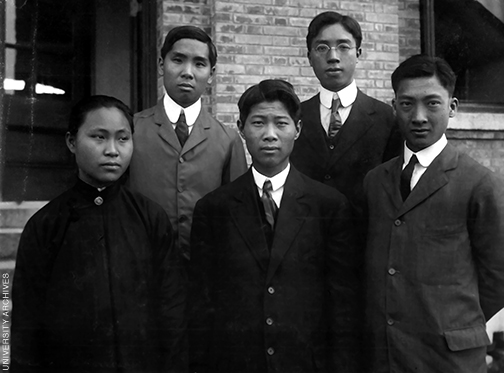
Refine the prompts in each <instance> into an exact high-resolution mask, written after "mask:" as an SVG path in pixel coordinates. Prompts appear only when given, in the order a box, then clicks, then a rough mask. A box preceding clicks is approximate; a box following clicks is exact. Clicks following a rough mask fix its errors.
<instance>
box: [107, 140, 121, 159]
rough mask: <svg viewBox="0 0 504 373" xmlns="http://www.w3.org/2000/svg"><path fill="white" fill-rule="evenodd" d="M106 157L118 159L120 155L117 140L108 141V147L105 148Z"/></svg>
mask: <svg viewBox="0 0 504 373" xmlns="http://www.w3.org/2000/svg"><path fill="white" fill-rule="evenodd" d="M105 155H107V156H109V157H117V156H118V155H119V151H118V147H117V144H116V141H115V140H109V141H107V146H106V148H105Z"/></svg>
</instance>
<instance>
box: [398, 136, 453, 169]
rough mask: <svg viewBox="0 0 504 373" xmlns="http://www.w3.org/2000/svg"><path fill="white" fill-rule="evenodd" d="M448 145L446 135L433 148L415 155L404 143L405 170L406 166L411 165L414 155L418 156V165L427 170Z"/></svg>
mask: <svg viewBox="0 0 504 373" xmlns="http://www.w3.org/2000/svg"><path fill="white" fill-rule="evenodd" d="M447 144H448V140H447V139H446V135H444V134H443V136H441V138H440V139H439V140H438V141H436V142H435V143H434V144H432V145H431V146H429V147H427V148H425V149H422V150H420V151H419V152H417V153H413V152H412V151H411V150H410V149H409V148H408V146H407V145H406V143H404V161H403V169H404V167H406V165H407V164H408V163H409V161H410V158H411V157H412V156H413V154H415V155H416V157H417V159H418V163H419V164H420V165H421V166H422V167H423V168H427V167H429V166H430V165H431V163H432V162H433V161H434V159H436V157H437V156H438V155H439V154H441V152H442V151H443V149H444V148H445V147H446V145H447Z"/></svg>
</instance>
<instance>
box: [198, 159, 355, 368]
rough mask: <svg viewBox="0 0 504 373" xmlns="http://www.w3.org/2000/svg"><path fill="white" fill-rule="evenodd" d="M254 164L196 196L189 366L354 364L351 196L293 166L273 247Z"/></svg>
mask: <svg viewBox="0 0 504 373" xmlns="http://www.w3.org/2000/svg"><path fill="white" fill-rule="evenodd" d="M259 202H260V200H259V198H258V191H257V188H256V186H255V183H254V179H253V176H252V172H251V170H249V171H248V172H247V173H246V174H245V175H243V176H241V177H240V178H238V179H237V180H236V181H234V182H232V183H231V184H228V185H226V186H223V187H221V188H219V189H217V190H216V191H214V192H212V193H210V194H208V195H207V196H206V197H204V198H203V199H201V200H200V201H199V202H198V204H197V205H196V209H195V215H194V223H193V231H192V236H191V242H192V248H191V249H192V259H191V262H190V268H191V269H190V274H191V276H190V279H191V287H190V288H191V289H192V291H190V298H189V299H190V301H189V305H188V306H189V309H190V311H191V320H192V321H191V322H190V325H191V326H190V328H189V330H190V343H189V344H190V356H191V357H190V362H191V368H192V371H197V372H222V373H229V372H233V373H237V372H248V373H252V372H254V373H259V372H260V373H266V372H283V373H294V372H342V373H343V372H354V371H355V370H354V369H355V366H354V365H355V364H356V362H357V360H358V357H357V356H356V355H357V354H356V353H357V349H356V345H357V337H358V334H357V333H355V331H356V323H357V317H358V316H357V309H358V294H357V281H356V275H355V272H356V268H355V267H356V261H355V258H356V255H355V253H356V250H355V247H354V237H353V232H352V216H351V213H350V209H349V204H348V202H347V200H346V198H344V197H343V195H341V194H340V193H338V192H337V191H335V190H334V189H332V188H329V187H327V186H324V185H323V184H321V183H318V182H315V181H313V180H311V179H309V178H308V177H306V176H304V175H302V174H301V173H299V172H298V171H296V170H295V169H294V168H291V171H290V173H289V175H288V177H287V181H286V184H285V189H284V193H283V197H282V201H281V205H280V209H279V213H278V218H277V222H276V228H275V232H274V237H273V243H272V247H271V253H270V251H269V250H268V244H267V242H266V238H265V234H264V231H263V228H262V219H261V215H260V207H259Z"/></svg>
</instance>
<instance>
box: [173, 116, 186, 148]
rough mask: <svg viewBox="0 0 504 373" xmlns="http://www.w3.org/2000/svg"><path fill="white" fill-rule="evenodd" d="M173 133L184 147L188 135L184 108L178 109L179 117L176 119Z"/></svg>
mask: <svg viewBox="0 0 504 373" xmlns="http://www.w3.org/2000/svg"><path fill="white" fill-rule="evenodd" d="M175 133H176V134H177V137H178V139H179V141H180V145H181V146H182V147H184V144H185V142H186V141H187V138H188V137H189V127H187V122H186V118H185V114H184V110H180V117H179V119H178V121H177V125H176V126H175Z"/></svg>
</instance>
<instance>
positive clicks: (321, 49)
mask: <svg viewBox="0 0 504 373" xmlns="http://www.w3.org/2000/svg"><path fill="white" fill-rule="evenodd" d="M354 48H356V47H351V46H350V45H348V44H344V43H343V44H338V45H337V46H335V47H330V46H328V45H327V44H317V45H316V46H314V47H313V50H314V51H315V52H316V53H318V54H323V55H325V54H327V53H328V52H329V51H330V50H331V49H335V50H336V51H337V52H339V53H340V54H348V52H350V50H352V49H354Z"/></svg>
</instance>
